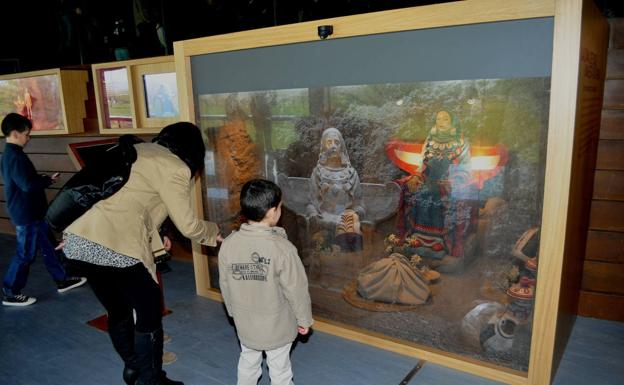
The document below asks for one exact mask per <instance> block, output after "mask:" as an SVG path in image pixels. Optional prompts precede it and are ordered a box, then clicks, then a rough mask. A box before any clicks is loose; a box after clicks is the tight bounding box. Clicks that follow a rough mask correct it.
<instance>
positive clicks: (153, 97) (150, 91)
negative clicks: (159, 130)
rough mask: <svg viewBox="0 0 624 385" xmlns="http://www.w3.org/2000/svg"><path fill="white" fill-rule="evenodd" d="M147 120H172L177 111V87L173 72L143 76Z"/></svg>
mask: <svg viewBox="0 0 624 385" xmlns="http://www.w3.org/2000/svg"><path fill="white" fill-rule="evenodd" d="M143 86H144V88H145V100H146V101H147V117H148V118H172V117H176V116H178V115H180V111H179V110H178V85H177V83H176V74H175V72H166V73H160V74H148V75H143Z"/></svg>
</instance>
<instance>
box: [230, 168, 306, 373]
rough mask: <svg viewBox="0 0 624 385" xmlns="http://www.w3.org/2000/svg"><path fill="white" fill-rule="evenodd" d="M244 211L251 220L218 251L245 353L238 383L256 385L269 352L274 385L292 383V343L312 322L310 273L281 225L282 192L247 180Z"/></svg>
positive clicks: (242, 200)
mask: <svg viewBox="0 0 624 385" xmlns="http://www.w3.org/2000/svg"><path fill="white" fill-rule="evenodd" d="M240 205H241V212H242V214H243V215H244V216H245V218H247V220H248V222H247V223H245V224H243V225H242V226H241V228H240V230H239V231H237V232H234V233H232V234H231V235H230V236H229V237H227V238H226V239H225V240H224V241H223V244H222V245H221V250H220V251H219V285H220V287H221V294H222V296H223V301H224V302H225V307H226V309H227V312H228V314H229V315H230V316H231V317H232V318H234V323H235V325H236V330H237V332H238V338H239V340H240V344H241V354H240V358H239V361H238V385H256V384H257V382H258V379H259V378H260V375H261V374H262V366H261V365H262V352H263V351H264V352H266V355H267V365H268V367H269V375H270V377H271V384H272V385H291V384H293V382H292V377H293V374H292V369H291V365H290V356H289V353H290V347H291V345H292V342H293V341H294V340H295V338H296V337H297V332H298V333H300V334H302V335H305V334H307V333H308V331H309V327H310V326H311V325H312V323H313V320H312V306H311V303H310V294H309V293H308V279H307V277H306V274H305V270H304V268H303V264H302V263H301V260H300V258H299V255H298V254H297V249H296V248H295V246H294V245H293V244H292V243H290V242H289V241H288V239H287V237H286V232H285V231H284V229H283V228H281V227H277V226H276V225H277V222H278V221H279V218H280V215H281V214H282V209H281V208H282V192H281V190H280V188H279V187H278V186H277V185H276V184H275V183H273V182H270V181H267V180H262V179H254V180H251V181H249V182H247V183H245V185H244V186H243V188H242V190H241V194H240Z"/></svg>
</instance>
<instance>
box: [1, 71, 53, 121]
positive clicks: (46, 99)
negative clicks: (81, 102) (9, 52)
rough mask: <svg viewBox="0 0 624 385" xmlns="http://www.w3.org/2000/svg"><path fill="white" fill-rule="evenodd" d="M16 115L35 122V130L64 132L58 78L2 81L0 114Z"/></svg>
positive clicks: (43, 77) (45, 76)
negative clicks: (13, 113) (15, 113)
mask: <svg viewBox="0 0 624 385" xmlns="http://www.w3.org/2000/svg"><path fill="white" fill-rule="evenodd" d="M10 112H17V113H18V114H21V115H23V116H25V117H27V118H28V119H30V120H31V121H32V123H33V128H32V129H33V131H43V130H64V129H65V127H64V123H63V106H62V103H61V95H60V85H59V77H58V75H43V76H32V77H25V78H19V79H8V80H0V114H2V116H4V115H6V114H8V113H10Z"/></svg>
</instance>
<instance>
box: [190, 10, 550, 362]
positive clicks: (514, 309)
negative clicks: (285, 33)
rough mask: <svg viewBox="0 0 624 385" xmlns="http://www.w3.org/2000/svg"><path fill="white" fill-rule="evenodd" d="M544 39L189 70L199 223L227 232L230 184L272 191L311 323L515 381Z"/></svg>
mask: <svg viewBox="0 0 624 385" xmlns="http://www.w3.org/2000/svg"><path fill="white" fill-rule="evenodd" d="M551 35H552V19H549V18H543V19H532V20H522V21H512V22H502V23H483V24H478V25H469V26H457V27H444V28H434V29H425V30H414V31H403V32H397V33H388V34H379V35H371V36H358V37H350V38H345V39H335V40H329V41H322V42H306V43H297V44H290V45H282V46H271V47H262V48H254V49H248V50H239V51H230V52H219V53H211V54H205V55H200V56H197V57H194V58H192V60H191V68H192V81H193V92H194V102H195V104H194V105H195V108H194V111H195V113H196V118H197V121H198V122H199V123H200V127H201V129H202V132H203V134H204V137H205V141H206V144H207V154H206V158H205V161H206V169H205V170H206V171H205V175H204V181H203V182H204V183H203V190H204V191H203V199H202V201H203V204H204V211H205V215H206V217H207V218H210V219H211V220H213V221H216V222H218V223H220V225H221V229H222V232H223V233H224V235H226V234H228V233H229V232H230V231H233V230H236V228H237V227H238V226H239V224H240V222H241V220H243V219H242V218H241V217H240V215H239V210H240V208H239V193H240V189H241V187H242V186H243V184H244V183H245V182H246V181H248V180H249V179H252V178H258V177H260V178H265V179H269V180H272V181H274V182H276V183H277V184H278V185H279V186H280V187H281V189H282V191H283V204H284V210H283V215H282V218H281V222H280V225H281V226H283V227H284V228H285V229H286V232H287V234H288V237H289V239H290V241H291V242H293V243H294V244H295V246H296V247H297V250H298V252H299V256H300V258H301V259H302V262H303V264H304V266H305V268H306V272H307V274H308V280H309V284H310V294H311V297H312V305H313V312H314V315H315V317H319V318H323V319H326V320H329V321H333V322H338V323H340V324H342V325H347V326H348V327H350V328H356V329H358V330H363V331H369V332H373V333H378V334H376V335H379V334H380V335H383V336H387V337H391V338H393V339H395V340H399V341H405V342H408V343H415V344H418V345H419V346H421V347H424V348H427V349H433V350H435V351H436V352H438V353H440V352H443V353H445V354H454V355H456V357H465V358H470V359H476V360H479V361H484V362H486V363H490V364H495V365H500V366H504V367H507V368H511V369H516V370H521V371H527V369H528V364H529V356H530V344H531V335H532V332H531V330H532V320H533V306H534V298H535V287H536V271H537V268H538V261H537V255H538V250H537V247H538V244H539V228H540V225H541V213H542V202H543V186H544V170H545V163H546V142H547V140H546V138H547V127H548V113H549V97H550V69H551V65H552V62H551V54H552V40H549V39H544V38H543V36H551ZM372 52H374V53H375V54H374V55H371V53H372ZM493 52H496V54H495V55H493V54H492V53H493ZM250 63H253V65H250ZM207 254H210V252H207ZM213 254H214V253H213ZM208 261H209V273H210V282H211V285H212V286H213V288H215V289H218V287H217V286H218V269H217V257H216V256H215V255H208Z"/></svg>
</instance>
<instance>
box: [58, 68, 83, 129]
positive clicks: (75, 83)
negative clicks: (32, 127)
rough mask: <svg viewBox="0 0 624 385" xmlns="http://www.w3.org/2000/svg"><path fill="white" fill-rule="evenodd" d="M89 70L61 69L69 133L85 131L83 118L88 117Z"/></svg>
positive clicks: (64, 108)
mask: <svg viewBox="0 0 624 385" xmlns="http://www.w3.org/2000/svg"><path fill="white" fill-rule="evenodd" d="M88 81H89V73H88V72H87V71H66V70H63V71H61V87H62V93H61V94H62V96H63V110H64V111H65V122H66V130H67V133H69V134H75V133H79V132H84V124H83V123H82V119H84V118H86V117H87V111H86V107H85V102H86V100H87V99H88V96H87V82H88Z"/></svg>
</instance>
